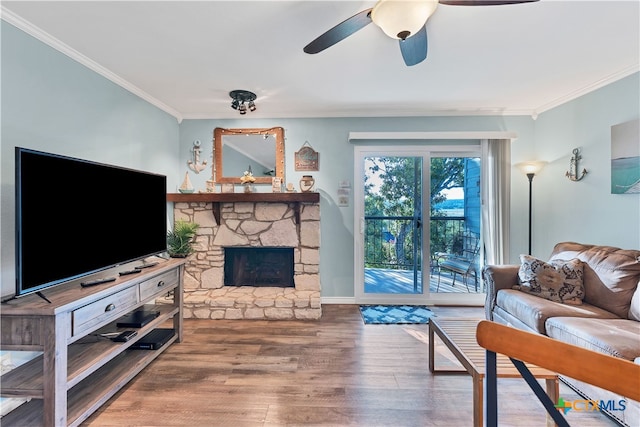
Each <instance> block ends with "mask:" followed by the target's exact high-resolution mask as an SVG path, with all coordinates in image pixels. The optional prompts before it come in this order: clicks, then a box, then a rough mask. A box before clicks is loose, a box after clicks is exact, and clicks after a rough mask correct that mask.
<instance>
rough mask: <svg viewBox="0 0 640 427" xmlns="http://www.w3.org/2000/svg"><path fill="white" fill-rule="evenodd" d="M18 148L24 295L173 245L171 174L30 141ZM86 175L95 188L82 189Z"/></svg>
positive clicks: (19, 266) (19, 281) (20, 286)
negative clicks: (54, 150) (36, 146)
mask: <svg viewBox="0 0 640 427" xmlns="http://www.w3.org/2000/svg"><path fill="white" fill-rule="evenodd" d="M15 154H16V157H15V203H16V208H15V212H16V221H15V223H16V227H15V229H16V254H15V259H16V296H21V295H25V294H29V293H33V292H37V291H40V290H43V289H45V288H48V287H50V286H55V285H59V284H63V283H67V282H69V281H71V280H76V279H77V280H78V281H80V280H82V279H83V278H85V277H86V276H89V275H92V274H95V273H98V272H100V271H104V270H107V269H111V268H114V267H116V266H119V265H124V264H127V263H132V262H135V261H139V260H143V259H145V258H147V257H149V256H153V255H158V254H160V253H163V252H165V251H166V249H167V242H166V232H167V178H166V176H164V175H159V174H155V173H151V172H145V171H139V170H134V169H127V168H123V167H119V166H113V165H107V164H103V163H97V162H94V161H88V160H82V159H78V158H72V157H66V156H61V155H57V154H51V153H45V152H40V151H35V150H31V149H27V148H22V147H16V149H15ZM78 182H82V183H83V185H84V186H85V187H86V189H87V190H86V191H74V189H75V187H74V185H76V184H77V183H78ZM52 189H57V190H56V191H54V190H52ZM58 190H59V191H58ZM43 207H48V208H47V212H46V214H43ZM69 230H81V233H84V234H83V235H82V236H76V238H69ZM122 236H135V238H133V239H128V240H127V242H126V244H123V242H122ZM79 238H82V242H81V243H78V239H79ZM109 275H111V274H109ZM113 275H115V273H113ZM86 279H87V281H91V277H86Z"/></svg>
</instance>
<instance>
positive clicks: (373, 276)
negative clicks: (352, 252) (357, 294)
mask: <svg viewBox="0 0 640 427" xmlns="http://www.w3.org/2000/svg"><path fill="white" fill-rule="evenodd" d="M430 279H431V280H430V281H429V291H430V292H431V293H483V292H482V286H481V283H480V280H478V292H476V291H475V287H474V286H473V279H472V278H471V279H469V290H468V291H467V288H466V287H465V285H464V282H463V281H462V278H461V277H460V275H458V276H457V277H456V283H455V286H453V275H452V274H451V273H450V272H448V271H443V272H442V274H441V276H440V287H439V288H438V273H437V272H435V273H431V278H430ZM364 283H365V285H364V291H365V293H375V294H415V293H421V292H419V291H415V290H414V289H413V271H409V270H389V269H384V268H365V269H364Z"/></svg>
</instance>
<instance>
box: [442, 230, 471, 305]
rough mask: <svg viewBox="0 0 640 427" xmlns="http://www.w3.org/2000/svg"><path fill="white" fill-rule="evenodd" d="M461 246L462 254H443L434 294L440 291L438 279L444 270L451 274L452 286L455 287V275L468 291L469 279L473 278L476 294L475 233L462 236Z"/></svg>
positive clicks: (466, 233)
mask: <svg viewBox="0 0 640 427" xmlns="http://www.w3.org/2000/svg"><path fill="white" fill-rule="evenodd" d="M462 240H463V245H462V251H461V252H462V253H461V254H460V255H456V254H445V255H444V256H443V258H444V259H442V260H441V261H439V262H438V286H437V287H436V292H438V291H439V290H440V278H441V276H442V271H443V270H446V271H449V272H451V273H453V282H452V286H455V285H456V277H457V275H458V274H459V275H461V276H462V283H463V284H464V286H465V287H466V288H467V292H471V291H470V290H469V277H470V276H473V283H474V289H475V292H478V268H477V265H478V255H479V253H480V239H479V237H478V236H477V235H476V234H475V233H468V232H465V233H463V235H462Z"/></svg>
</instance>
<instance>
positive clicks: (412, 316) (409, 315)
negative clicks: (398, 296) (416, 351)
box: [360, 304, 435, 325]
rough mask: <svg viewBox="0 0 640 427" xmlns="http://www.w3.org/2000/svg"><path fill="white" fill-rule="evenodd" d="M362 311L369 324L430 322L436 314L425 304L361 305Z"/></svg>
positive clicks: (365, 321)
mask: <svg viewBox="0 0 640 427" xmlns="http://www.w3.org/2000/svg"><path fill="white" fill-rule="evenodd" d="M360 313H361V314H362V319H363V320H364V323H365V324H367V325H372V324H377V325H384V324H386V325H396V324H403V323H405V324H415V323H429V319H430V318H431V317H433V316H435V314H433V312H432V311H431V310H429V309H428V308H427V307H426V306H424V305H379V304H377V305H361V306H360Z"/></svg>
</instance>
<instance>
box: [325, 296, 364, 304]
mask: <svg viewBox="0 0 640 427" xmlns="http://www.w3.org/2000/svg"><path fill="white" fill-rule="evenodd" d="M320 301H321V302H322V304H355V303H356V299H355V297H322V298H320Z"/></svg>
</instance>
